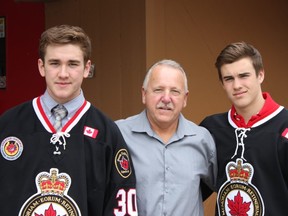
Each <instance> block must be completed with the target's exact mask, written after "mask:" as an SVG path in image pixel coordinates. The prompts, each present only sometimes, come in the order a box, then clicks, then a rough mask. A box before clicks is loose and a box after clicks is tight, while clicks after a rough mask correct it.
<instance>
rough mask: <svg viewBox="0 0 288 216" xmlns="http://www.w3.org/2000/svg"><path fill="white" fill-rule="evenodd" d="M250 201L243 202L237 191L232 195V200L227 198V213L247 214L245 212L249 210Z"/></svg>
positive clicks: (245, 215) (241, 215) (233, 214)
mask: <svg viewBox="0 0 288 216" xmlns="http://www.w3.org/2000/svg"><path fill="white" fill-rule="evenodd" d="M250 205H251V201H250V202H243V197H242V196H241V194H240V191H238V193H237V195H236V196H234V200H230V199H228V207H229V209H230V211H229V213H230V214H231V215H232V216H248V214H247V212H248V211H249V210H250Z"/></svg>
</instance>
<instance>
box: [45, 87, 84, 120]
mask: <svg viewBox="0 0 288 216" xmlns="http://www.w3.org/2000/svg"><path fill="white" fill-rule="evenodd" d="M40 101H41V104H42V107H43V109H44V112H45V114H46V116H47V117H48V119H49V120H50V122H51V123H52V125H53V124H54V122H55V117H54V115H53V114H52V112H51V110H52V108H53V107H55V106H56V105H57V104H58V103H57V102H56V101H55V100H53V98H52V97H51V96H50V95H49V93H48V91H47V90H46V91H45V92H44V94H43V95H42V96H41V97H40ZM84 101H85V98H84V94H83V91H82V90H81V91H80V94H79V95H78V96H77V97H76V98H74V99H73V100H71V101H68V102H67V103H65V104H62V105H64V106H65V108H66V109H67V111H68V115H67V116H66V117H65V118H64V119H63V120H62V125H65V124H66V122H67V121H69V120H70V119H71V118H72V117H73V116H74V114H75V113H76V111H77V110H78V109H79V108H80V107H81V105H82V104H83V103H84Z"/></svg>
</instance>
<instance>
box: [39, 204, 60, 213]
mask: <svg viewBox="0 0 288 216" xmlns="http://www.w3.org/2000/svg"><path fill="white" fill-rule="evenodd" d="M35 216H43V214H40V215H39V214H37V213H35ZM44 216H57V213H56V211H55V210H54V209H53V206H52V204H50V206H49V208H48V209H47V210H45V214H44Z"/></svg>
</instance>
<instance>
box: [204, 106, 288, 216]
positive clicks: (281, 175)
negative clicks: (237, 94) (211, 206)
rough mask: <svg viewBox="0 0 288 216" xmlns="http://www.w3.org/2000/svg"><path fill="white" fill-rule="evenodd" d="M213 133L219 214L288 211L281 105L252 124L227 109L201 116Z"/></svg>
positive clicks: (286, 123)
mask: <svg viewBox="0 0 288 216" xmlns="http://www.w3.org/2000/svg"><path fill="white" fill-rule="evenodd" d="M201 125H202V126H204V127H206V128H207V129H208V130H209V131H210V132H211V133H212V135H213V136H214V138H215V142H216V147H217V157H218V177H217V191H218V194H217V210H216V215H247V216H250V215H251V216H264V215H265V216H276V215H277V216H286V215H288V169H287V165H288V112H287V110H285V109H284V108H283V107H279V108H278V109H277V110H276V111H274V112H273V113H272V114H270V115H268V116H267V117H265V118H264V119H262V120H260V121H258V122H257V123H255V124H254V125H253V126H252V127H250V128H240V127H237V126H236V125H235V124H234V123H233V121H232V120H231V118H230V114H229V113H223V114H216V115H213V116H210V117H207V118H206V119H204V121H202V123H201Z"/></svg>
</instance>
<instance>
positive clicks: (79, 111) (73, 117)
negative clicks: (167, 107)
mask: <svg viewBox="0 0 288 216" xmlns="http://www.w3.org/2000/svg"><path fill="white" fill-rule="evenodd" d="M86 104H87V101H86V100H85V101H84V103H83V104H82V106H81V107H80V108H79V109H78V110H77V112H76V113H75V114H74V115H73V116H72V118H71V119H70V120H69V121H68V122H67V123H66V124H65V125H64V126H63V127H62V129H61V132H64V131H65V130H66V129H67V127H69V125H70V124H71V123H72V122H73V121H74V120H75V119H76V118H77V116H79V114H80V113H81V112H82V110H83V109H84V107H85V106H86Z"/></svg>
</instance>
